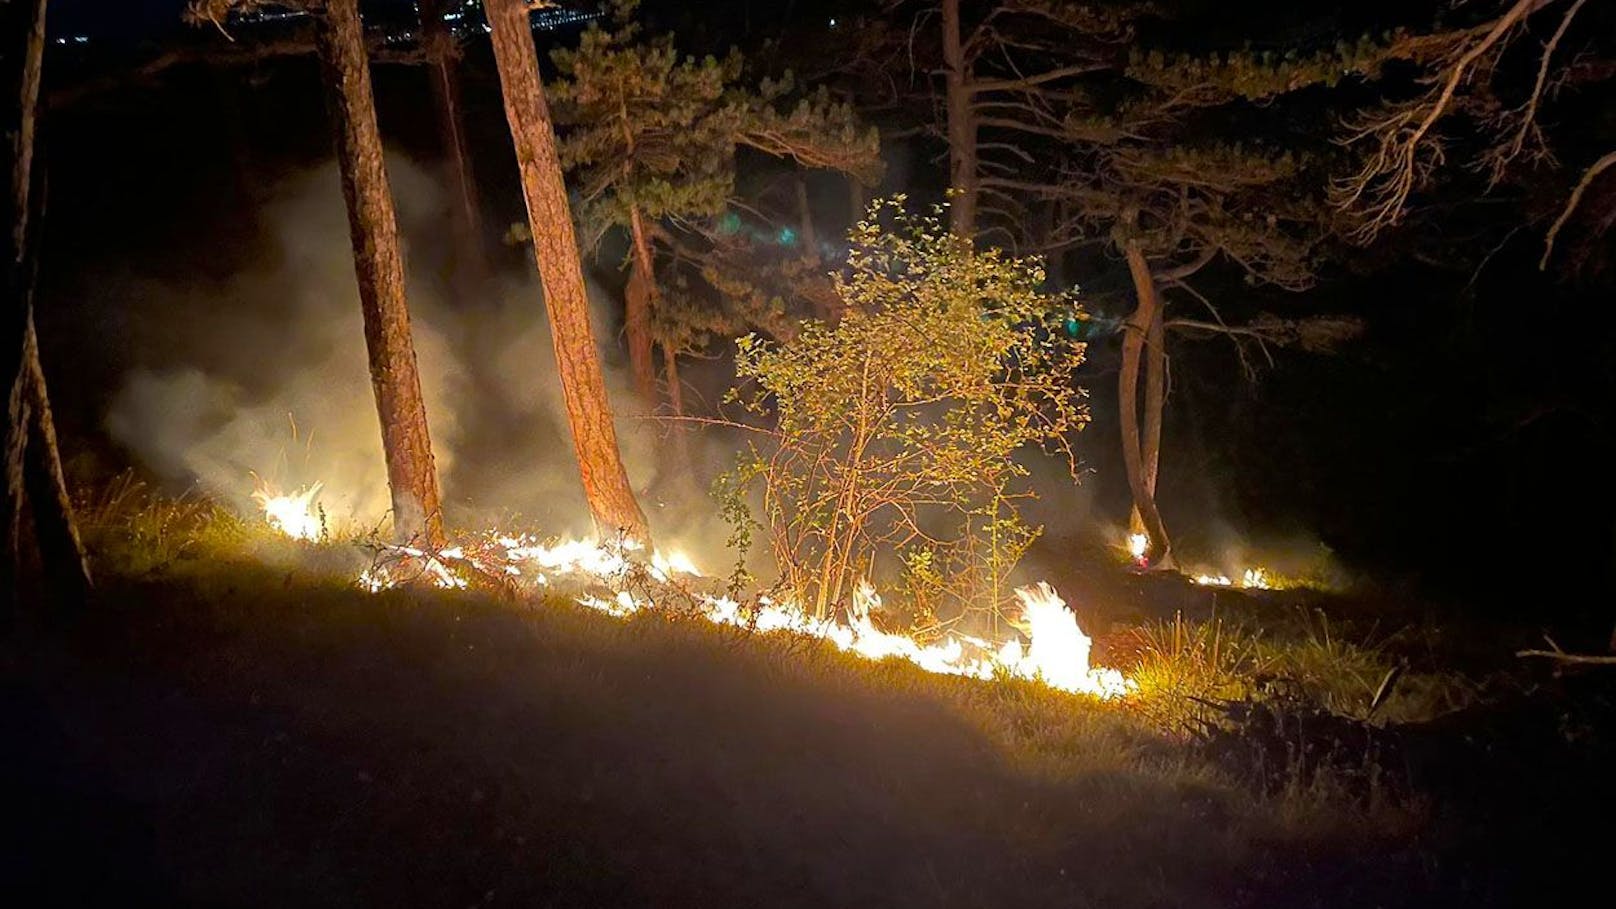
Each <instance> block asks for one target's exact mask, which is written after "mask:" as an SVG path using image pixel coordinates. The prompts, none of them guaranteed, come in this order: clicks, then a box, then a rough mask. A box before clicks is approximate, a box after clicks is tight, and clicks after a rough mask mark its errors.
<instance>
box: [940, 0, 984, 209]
mask: <svg viewBox="0 0 1616 909" xmlns="http://www.w3.org/2000/svg"><path fill="white" fill-rule="evenodd" d="M943 63H944V65H945V67H946V69H945V73H944V78H945V79H946V84H947V89H948V90H947V97H946V101H947V106H948V185H949V188H950V189H951V190H952V193H953V198H952V199H950V201H949V210H948V211H949V214H948V218H949V229H950V230H952V231H953V232H954V234H955V236H960V237H965V238H967V239H969V238H971V237H974V236H975V235H976V198H977V181H978V175H977V166H976V113H975V110H974V108H973V107H972V105H971V88H970V84H969V75H970V74H969V73H967V72H966V66H965V48H964V44H963V43H962V41H961V39H960V0H943Z"/></svg>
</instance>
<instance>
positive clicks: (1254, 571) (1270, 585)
mask: <svg viewBox="0 0 1616 909" xmlns="http://www.w3.org/2000/svg"><path fill="white" fill-rule="evenodd" d="M1190 580H1192V581H1194V582H1195V583H1197V584H1199V585H1201V586H1202V587H1239V588H1241V589H1242V590H1273V589H1274V582H1273V580H1271V579H1270V578H1269V577H1268V569H1266V568H1247V569H1246V570H1245V571H1243V572H1241V574H1240V583H1238V584H1237V583H1235V582H1234V580H1233V579H1231V578H1230V577H1229V576H1228V575H1226V574H1198V575H1196V576H1194V577H1193V578H1190Z"/></svg>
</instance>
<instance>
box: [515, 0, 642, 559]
mask: <svg viewBox="0 0 1616 909" xmlns="http://www.w3.org/2000/svg"><path fill="white" fill-rule="evenodd" d="M483 9H484V11H485V12H486V14H487V17H488V23H489V26H490V27H491V29H492V37H493V43H494V61H495V63H496V65H497V66H498V67H499V81H500V88H501V90H502V93H503V94H504V98H505V117H506V120H507V121H508V122H509V124H510V129H511V139H512V141H513V143H514V144H515V146H516V162H517V166H518V168H519V169H520V171H521V177H522V190H523V198H524V200H525V201H526V203H527V213H528V223H529V224H530V225H532V230H531V233H532V237H533V253H534V257H535V259H536V260H537V264H538V269H539V277H540V279H541V281H542V282H543V284H544V305H545V310H546V311H547V312H548V313H549V317H550V338H551V341H552V343H553V344H554V347H555V355H556V368H557V369H558V370H559V371H560V374H561V391H562V396H563V398H564V399H565V401H566V408H567V420H568V424H569V426H570V427H571V430H572V442H573V448H574V451H575V452H576V453H577V456H578V469H579V473H580V475H581V477H582V479H583V486H584V496H585V498H586V499H587V500H588V502H589V508H590V511H591V512H592V513H593V515H594V518H595V528H596V531H597V533H599V534H601V535H602V536H610V535H613V534H617V533H621V534H623V535H625V536H627V537H630V538H633V539H636V540H639V541H641V542H649V540H650V527H649V525H648V524H647V523H646V520H645V513H644V512H643V511H641V510H640V505H639V502H638V501H637V500H636V499H635V497H634V490H633V488H632V487H631V486H630V485H629V482H628V473H627V472H626V471H625V470H624V469H623V460H622V455H621V454H620V452H619V450H618V446H617V429H616V427H615V426H614V425H613V423H612V408H611V404H610V402H608V400H607V398H606V381H605V378H604V376H603V375H602V373H601V367H600V353H599V351H598V350H597V349H596V346H595V335H594V331H593V330H592V329H591V327H590V325H589V298H588V293H587V290H586V289H585V287H584V274H583V263H582V261H581V260H580V258H579V255H580V254H579V249H578V240H577V235H576V233H575V232H574V230H573V218H572V209H571V206H570V205H569V203H568V201H567V187H566V183H565V180H564V178H563V175H562V169H561V158H560V154H559V151H558V149H557V145H556V137H555V128H554V126H553V125H552V124H551V122H550V109H549V106H548V104H547V103H546V101H545V95H544V84H543V82H542V81H540V79H539V61H538V54H537V51H536V50H535V49H534V46H533V31H532V28H531V25H530V21H529V18H528V10H527V5H526V4H525V3H524V2H522V0H483Z"/></svg>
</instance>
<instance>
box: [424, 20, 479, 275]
mask: <svg viewBox="0 0 1616 909" xmlns="http://www.w3.org/2000/svg"><path fill="white" fill-rule="evenodd" d="M446 6H447V4H446V3H445V2H444V0H419V8H420V15H421V36H422V42H421V44H422V47H423V49H424V50H425V51H426V60H427V66H428V73H429V75H428V79H429V80H430V81H431V82H432V101H433V106H434V107H435V108H436V109H437V114H438V134H439V142H440V144H441V145H442V146H443V179H444V186H446V187H447V188H448V190H449V230H450V232H451V233H452V234H453V236H454V265H453V267H454V282H453V283H454V289H455V293H456V294H458V295H460V296H461V297H463V298H468V299H469V298H472V297H475V295H476V294H478V293H479V292H481V291H482V289H483V287H484V284H485V282H486V280H487V278H488V262H487V260H486V259H485V258H484V251H483V236H482V208H481V206H480V204H479V203H478V194H477V181H476V179H475V178H474V177H473V175H472V170H471V152H470V149H469V146H468V145H467V143H466V131H465V126H464V121H463V119H462V118H461V116H460V79H459V74H458V73H457V72H456V66H455V39H454V35H453V34H452V33H450V31H449V24H448V23H447V22H445V21H444V19H443V14H444V12H445V11H446Z"/></svg>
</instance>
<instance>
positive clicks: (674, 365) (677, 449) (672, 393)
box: [662, 343, 691, 478]
mask: <svg viewBox="0 0 1616 909" xmlns="http://www.w3.org/2000/svg"><path fill="white" fill-rule="evenodd" d="M662 366H663V369H664V370H665V371H666V376H667V385H668V415H669V416H670V417H672V418H673V419H672V420H671V421H670V422H669V423H668V427H669V428H668V435H669V438H670V439H671V440H672V442H673V444H672V445H670V446H669V453H670V455H671V456H672V463H673V465H675V466H676V467H680V466H682V467H688V466H690V428H689V427H687V426H686V425H685V424H684V422H683V421H682V420H681V419H680V418H681V417H683V416H684V415H685V387H684V382H683V380H681V379H680V378H679V352H678V351H677V350H675V349H674V346H673V345H672V344H667V343H664V344H663V345H662ZM677 475H678V476H681V477H687V478H688V477H689V476H690V475H691V474H690V471H689V470H679V472H678V474H677Z"/></svg>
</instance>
